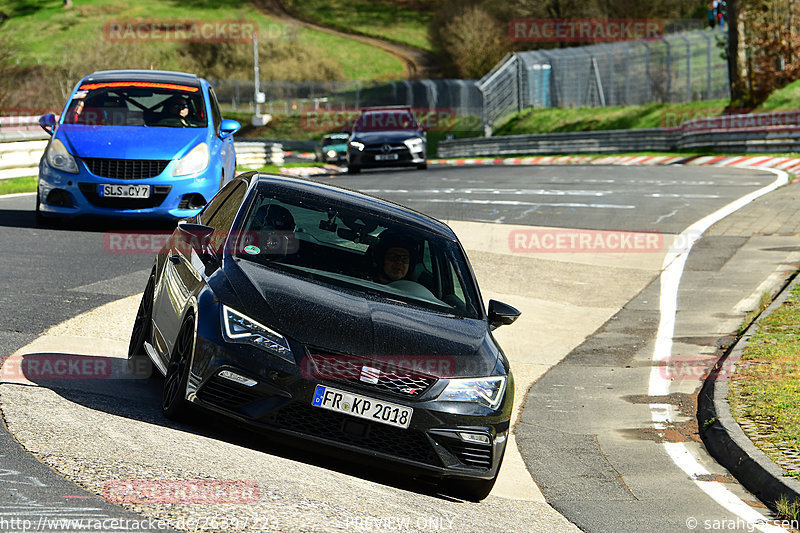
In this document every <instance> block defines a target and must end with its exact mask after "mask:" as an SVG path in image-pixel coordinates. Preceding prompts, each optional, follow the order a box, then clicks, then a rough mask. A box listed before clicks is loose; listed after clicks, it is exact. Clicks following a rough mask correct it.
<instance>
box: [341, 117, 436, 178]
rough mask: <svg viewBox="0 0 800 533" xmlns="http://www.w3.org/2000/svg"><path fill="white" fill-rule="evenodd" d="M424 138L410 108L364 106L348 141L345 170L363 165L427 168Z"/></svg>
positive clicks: (424, 135) (354, 170)
mask: <svg viewBox="0 0 800 533" xmlns="http://www.w3.org/2000/svg"><path fill="white" fill-rule="evenodd" d="M426 138H427V136H426V133H425V128H424V127H423V126H422V125H421V124H419V122H417V120H416V119H415V118H414V114H413V113H412V112H411V108H410V107H403V106H391V107H367V108H364V109H362V110H361V115H359V117H358V118H357V119H356V120H355V122H354V124H353V130H352V133H351V135H350V140H349V141H348V143H347V170H348V172H350V173H353V174H355V173H358V172H360V171H361V169H362V168H374V167H401V166H415V167H417V168H419V169H424V168H427V167H428V162H427V159H426V151H427V148H426V145H427V140H426Z"/></svg>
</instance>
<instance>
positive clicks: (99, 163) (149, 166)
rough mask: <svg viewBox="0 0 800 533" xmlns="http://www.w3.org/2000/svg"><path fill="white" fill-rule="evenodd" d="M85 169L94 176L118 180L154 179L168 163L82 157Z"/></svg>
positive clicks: (147, 160) (148, 160)
mask: <svg viewBox="0 0 800 533" xmlns="http://www.w3.org/2000/svg"><path fill="white" fill-rule="evenodd" d="M82 161H83V162H84V163H86V168H88V169H89V172H91V173H92V174H94V175H95V176H100V177H103V178H114V179H119V180H138V179H147V178H154V177H156V176H158V175H159V174H161V173H162V172H164V169H165V168H167V165H168V164H169V161H160V160H150V159H103V158H98V157H84V158H82Z"/></svg>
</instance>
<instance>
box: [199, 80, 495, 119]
mask: <svg viewBox="0 0 800 533" xmlns="http://www.w3.org/2000/svg"><path fill="white" fill-rule="evenodd" d="M214 89H215V91H216V94H217V98H218V99H219V101H220V102H221V103H223V104H229V105H231V106H232V107H233V108H234V109H237V108H239V107H242V106H245V107H248V108H252V106H253V104H254V102H255V84H254V83H253V82H252V81H243V80H215V81H214ZM259 90H260V91H261V92H263V93H264V108H265V109H266V111H267V112H269V113H288V114H292V113H304V112H307V111H320V110H323V111H344V110H349V111H354V110H358V109H360V108H362V107H369V106H387V105H407V106H411V107H414V108H416V109H421V110H424V109H430V110H434V109H440V108H447V109H450V110H452V111H453V112H454V113H455V114H457V115H478V116H479V115H480V114H481V110H482V108H483V97H482V96H481V93H480V91H479V90H478V89H477V87H476V86H475V80H458V79H440V80H414V81H391V82H359V81H330V82H285V81H268V82H261V83H260V84H259Z"/></svg>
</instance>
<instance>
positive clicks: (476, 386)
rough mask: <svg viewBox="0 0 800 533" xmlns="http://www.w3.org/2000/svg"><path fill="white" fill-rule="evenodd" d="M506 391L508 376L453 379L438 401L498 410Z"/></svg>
mask: <svg viewBox="0 0 800 533" xmlns="http://www.w3.org/2000/svg"><path fill="white" fill-rule="evenodd" d="M505 390H506V376H491V377H485V378H465V379H451V380H450V383H448V384H447V386H446V387H445V389H444V390H443V391H442V393H441V394H440V395H439V398H438V399H439V400H442V401H448V402H473V403H479V404H481V405H485V406H486V407H490V408H492V409H497V406H499V405H500V402H501V401H503V393H504V392H505Z"/></svg>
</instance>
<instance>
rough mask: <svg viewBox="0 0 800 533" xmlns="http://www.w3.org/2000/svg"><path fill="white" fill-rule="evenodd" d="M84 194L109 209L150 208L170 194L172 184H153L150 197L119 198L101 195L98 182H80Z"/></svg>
mask: <svg viewBox="0 0 800 533" xmlns="http://www.w3.org/2000/svg"><path fill="white" fill-rule="evenodd" d="M78 188H80V190H81V192H82V193H83V195H84V196H85V197H86V199H87V200H88V201H89V203H90V204H92V205H93V206H95V207H105V208H108V209H148V208H151V207H158V206H159V205H161V203H162V202H163V201H164V200H165V199H166V198H167V195H169V191H170V190H171V189H172V186H171V185H153V190H152V192H151V194H150V197H149V198H117V197H110V196H100V195H99V194H98V192H97V184H96V183H78Z"/></svg>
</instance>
